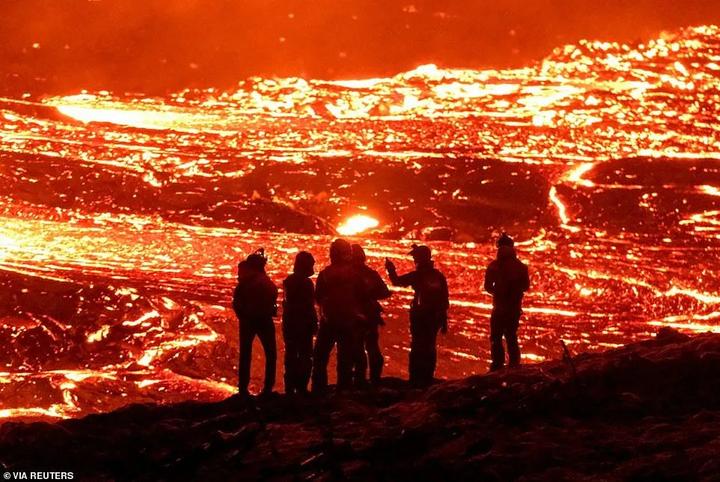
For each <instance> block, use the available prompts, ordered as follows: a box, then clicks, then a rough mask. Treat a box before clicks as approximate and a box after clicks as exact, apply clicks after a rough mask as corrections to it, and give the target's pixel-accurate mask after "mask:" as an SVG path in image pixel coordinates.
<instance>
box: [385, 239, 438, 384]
mask: <svg viewBox="0 0 720 482" xmlns="http://www.w3.org/2000/svg"><path fill="white" fill-rule="evenodd" d="M410 255H411V256H412V258H413V261H414V262H415V270H414V271H411V272H409V273H406V274H404V275H398V274H397V270H396V268H395V264H394V263H393V262H392V261H390V260H389V259H386V260H385V268H386V269H387V272H388V276H389V277H390V281H391V282H392V284H393V285H395V286H411V287H412V289H413V290H414V292H415V294H414V296H413V300H412V303H411V304H410V337H411V339H410V358H409V366H408V371H409V373H410V383H411V384H412V385H415V386H421V387H422V386H427V385H430V384H431V383H432V382H433V380H434V374H435V367H436V365H437V348H436V344H437V334H438V331H442V333H447V330H448V308H449V306H450V298H449V294H448V285H447V280H446V279H445V276H444V275H443V274H442V273H441V272H440V271H439V270H437V269H436V268H435V266H434V263H433V260H432V252H431V251H430V248H428V247H427V246H418V245H416V244H413V245H412V250H411V251H410Z"/></svg>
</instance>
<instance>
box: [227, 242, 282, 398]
mask: <svg viewBox="0 0 720 482" xmlns="http://www.w3.org/2000/svg"><path fill="white" fill-rule="evenodd" d="M266 264H267V258H266V257H265V253H264V250H263V249H262V248H261V249H259V250H257V251H256V252H254V253H253V254H251V255H250V256H248V257H247V259H245V261H242V262H241V263H239V264H238V284H237V286H236V287H235V292H234V293H233V310H234V311H235V314H236V315H237V318H238V321H239V322H240V323H239V324H240V363H239V364H238V375H239V376H238V388H239V391H240V395H242V396H245V397H246V396H248V395H249V392H248V385H249V384H250V364H251V361H252V344H253V341H254V340H255V337H256V336H257V337H258V338H260V343H261V344H262V347H263V350H264V352H265V384H264V386H263V391H262V393H263V394H264V395H267V394H270V393H272V389H273V386H275V366H276V363H277V347H276V343H275V325H274V324H273V317H274V316H275V315H277V305H276V303H277V296H278V290H277V287H276V286H275V284H273V282H272V280H271V279H270V277H269V276H268V275H267V274H266V273H265V265H266Z"/></svg>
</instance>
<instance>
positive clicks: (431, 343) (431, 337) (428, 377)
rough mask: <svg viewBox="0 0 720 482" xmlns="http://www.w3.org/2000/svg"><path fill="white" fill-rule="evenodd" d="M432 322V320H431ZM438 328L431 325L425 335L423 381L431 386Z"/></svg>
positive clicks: (433, 377)
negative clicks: (425, 352) (425, 359)
mask: <svg viewBox="0 0 720 482" xmlns="http://www.w3.org/2000/svg"><path fill="white" fill-rule="evenodd" d="M433 321H434V320H433ZM439 329H440V328H438V327H437V324H435V323H433V324H432V325H430V326H428V333H427V354H428V356H427V365H426V370H425V373H424V377H423V380H424V382H425V383H427V384H431V383H432V382H433V381H434V380H435V368H436V366H437V334H438V330H439Z"/></svg>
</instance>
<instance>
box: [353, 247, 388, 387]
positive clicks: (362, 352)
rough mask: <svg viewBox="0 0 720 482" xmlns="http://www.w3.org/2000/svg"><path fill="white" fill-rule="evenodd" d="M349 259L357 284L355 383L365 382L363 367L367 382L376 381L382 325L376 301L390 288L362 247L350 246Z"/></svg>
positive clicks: (385, 296) (379, 366)
mask: <svg viewBox="0 0 720 482" xmlns="http://www.w3.org/2000/svg"><path fill="white" fill-rule="evenodd" d="M352 262H353V266H354V268H355V271H356V276H357V278H358V282H359V283H360V301H361V310H362V322H361V324H360V325H359V327H358V328H359V329H360V330H361V333H360V343H361V344H362V346H361V347H360V348H359V350H358V359H357V360H355V385H357V386H362V385H364V384H365V383H366V382H367V379H366V377H367V373H366V372H367V368H368V365H369V367H370V383H372V384H373V385H376V384H378V383H379V382H380V376H381V375H382V370H383V365H384V364H385V360H384V358H383V355H382V352H381V351H380V330H379V328H380V327H381V326H383V325H384V324H385V321H383V318H382V312H383V308H382V306H381V305H380V303H379V300H384V299H386V298H389V297H390V290H389V289H388V287H387V285H386V284H385V282H384V281H383V279H382V277H381V276H380V274H379V273H378V272H377V271H375V270H374V269H372V268H371V267H370V266H368V265H367V264H366V256H365V250H364V249H363V248H362V246H360V245H359V244H353V245H352Z"/></svg>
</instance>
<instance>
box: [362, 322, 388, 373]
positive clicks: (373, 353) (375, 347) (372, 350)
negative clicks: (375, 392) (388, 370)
mask: <svg viewBox="0 0 720 482" xmlns="http://www.w3.org/2000/svg"><path fill="white" fill-rule="evenodd" d="M379 331H380V330H379V328H378V326H375V327H374V328H372V329H371V330H370V331H368V333H367V334H366V335H365V349H366V350H367V357H368V364H369V365H370V381H371V382H372V383H377V382H379V381H380V377H381V376H382V370H383V365H384V364H385V360H384V358H383V356H382V352H381V351H380V333H379Z"/></svg>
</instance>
